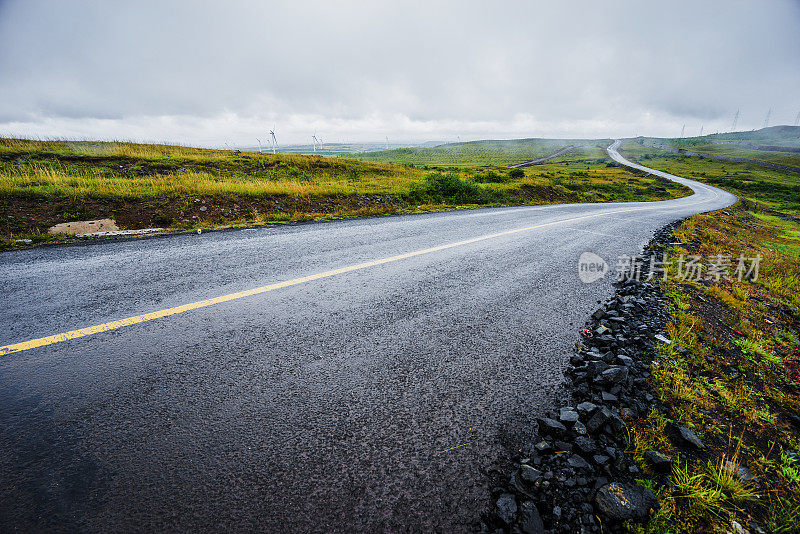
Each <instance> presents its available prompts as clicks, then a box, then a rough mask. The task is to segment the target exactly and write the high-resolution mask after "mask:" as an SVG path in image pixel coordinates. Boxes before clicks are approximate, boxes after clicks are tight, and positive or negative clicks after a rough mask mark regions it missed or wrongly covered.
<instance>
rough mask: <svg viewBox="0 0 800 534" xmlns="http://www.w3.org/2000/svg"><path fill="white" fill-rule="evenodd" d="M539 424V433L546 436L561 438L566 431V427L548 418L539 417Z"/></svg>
mask: <svg viewBox="0 0 800 534" xmlns="http://www.w3.org/2000/svg"><path fill="white" fill-rule="evenodd" d="M537 421H538V423H539V432H540V433H541V434H544V435H547V436H561V435H562V434H564V433H565V432H566V431H567V427H565V426H564V425H562V424H561V423H559V422H558V421H556V420H555V419H550V418H549V417H540V418H539V419H537Z"/></svg>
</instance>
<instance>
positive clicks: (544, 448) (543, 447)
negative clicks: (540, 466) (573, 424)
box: [533, 441, 553, 454]
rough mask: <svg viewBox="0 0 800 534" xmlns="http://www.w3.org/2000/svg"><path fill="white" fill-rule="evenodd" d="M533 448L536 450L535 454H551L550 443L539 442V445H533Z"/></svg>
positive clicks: (551, 447)
mask: <svg viewBox="0 0 800 534" xmlns="http://www.w3.org/2000/svg"><path fill="white" fill-rule="evenodd" d="M533 448H534V449H536V452H538V453H540V454H548V453H551V452H553V446H552V445H550V443H548V442H547V441H540V442H539V443H537V444H536V445H534V447H533Z"/></svg>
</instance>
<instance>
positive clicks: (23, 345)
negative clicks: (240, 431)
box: [0, 200, 706, 356]
mask: <svg viewBox="0 0 800 534" xmlns="http://www.w3.org/2000/svg"><path fill="white" fill-rule="evenodd" d="M702 202H706V201H705V200H704V201H702ZM698 203H699V202H698ZM691 205H692V204H688V205H686V206H682V207H687V206H691ZM648 209H659V208H658V207H653V206H646V207H640V208H625V209H619V210H611V211H604V212H600V213H592V214H590V215H583V216H580V217H572V218H570V219H562V220H558V221H551V222H548V223H542V224H537V225H535V226H526V227H524V228H515V229H514V230H506V231H504V232H498V233H496V234H488V235H482V236H479V237H473V238H472V239H465V240H464V241H458V242H456V243H448V244H446V245H439V246H436V247H431V248H426V249H423V250H417V251H414V252H408V253H406V254H399V255H397V256H391V257H388V258H382V259H379V260H374V261H368V262H365V263H359V264H357V265H350V266H348V267H342V268H340V269H334V270H332V271H325V272H322V273H317V274H312V275H310V276H303V277H301V278H294V279H292V280H286V281H284V282H278V283H275V284H270V285H267V286H261V287H256V288H253V289H248V290H246V291H240V292H238V293H231V294H228V295H222V296H219V297H214V298H211V299H207V300H200V301H197V302H192V303H190V304H183V305H181V306H175V307H173V308H167V309H164V310H159V311H154V312H151V313H145V314H142V315H135V316H133V317H128V318H126V319H120V320H117V321H110V322H107V323H103V324H99V325H95V326H89V327H86V328H80V329H78V330H70V331H69V332H63V333H61V334H55V335H52V336H47V337H40V338H38V339H31V340H29V341H22V342H20V343H13V344H11V345H6V346H4V347H0V356H5V355H7V354H11V353H14V352H21V351H24V350H30V349H35V348H37V347H44V346H46V345H52V344H54V343H60V342H62V341H68V340H70V339H76V338H79V337H84V336H90V335H92V334H99V333H100V332H108V331H109V330H116V329H118V328H122V327H124V326H131V325H134V324H138V323H144V322H146V321H152V320H153V319H160V318H162V317H168V316H170V315H176V314H178V313H184V312H187V311H190V310H196V309H199V308H206V307H208V306H213V305H215V304H221V303H223V302H229V301H231V300H236V299H241V298H244V297H250V296H253V295H259V294H261V293H267V292H268V291H275V290H276V289H282V288H284V287H290V286H296V285H298V284H304V283H306V282H312V281H314V280H320V279H322V278H328V277H330V276H336V275H338V274H344V273H349V272H352V271H358V270H361V269H367V268H369V267H375V266H377V265H383V264H385V263H391V262H395V261H400V260H405V259H408V258H413V257H415V256H421V255H423V254H430V253H432V252H439V251H442V250H447V249H451V248H455V247H461V246H464V245H469V244H472V243H478V242H480V241H486V240H487V239H495V238H497V237H503V236H508V235H512V234H517V233H520V232H527V231H530V230H536V229H537V228H544V227H546V226H552V225H555V224H562V223H568V222H574V221H580V220H583V219H589V218H592V217H601V216H604V215H612V214H614V213H620V212H626V211H641V210H648Z"/></svg>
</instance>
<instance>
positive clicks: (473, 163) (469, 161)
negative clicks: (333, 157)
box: [355, 139, 611, 167]
mask: <svg viewBox="0 0 800 534" xmlns="http://www.w3.org/2000/svg"><path fill="white" fill-rule="evenodd" d="M609 144H611V140H610V139H597V140H585V139H513V140H505V141H471V142H468V143H450V144H446V145H441V146H437V147H427V148H426V147H414V148H400V149H395V150H380V151H376V152H365V153H360V154H358V155H357V156H355V157H358V158H359V159H362V160H364V161H375V162H385V163H400V164H407V165H417V166H428V167H431V166H433V167H478V166H495V167H506V166H509V165H513V164H515V163H522V162H525V161H529V160H532V159H536V158H541V157H543V156H547V155H549V154H552V153H554V152H556V151H557V150H559V149H562V148H564V147H566V146H568V145H574V146H575V147H576V150H575V151H574V152H572V153H570V154H565V155H564V156H563V157H560V158H557V159H556V161H560V162H570V161H581V160H586V159H595V160H596V159H604V158H606V157H607V156H606V153H605V147H607V146H608V145H609ZM576 156H577V157H576ZM608 161H610V160H605V161H603V163H604V164H605V163H606V162H608Z"/></svg>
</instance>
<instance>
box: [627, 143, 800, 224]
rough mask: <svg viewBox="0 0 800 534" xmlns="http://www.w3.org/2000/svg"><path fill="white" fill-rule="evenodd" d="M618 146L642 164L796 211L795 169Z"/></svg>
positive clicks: (799, 201) (798, 186) (799, 190)
mask: <svg viewBox="0 0 800 534" xmlns="http://www.w3.org/2000/svg"><path fill="white" fill-rule="evenodd" d="M621 150H622V153H623V155H625V156H626V157H629V158H630V159H632V160H634V161H637V162H639V163H641V164H642V165H645V166H648V167H652V168H654V169H659V170H662V171H666V172H669V173H672V174H676V175H678V176H685V177H686V178H693V179H695V180H698V181H701V182H705V183H708V184H711V185H715V186H718V187H721V188H723V189H726V190H728V191H731V192H732V193H735V194H737V195H739V196H740V197H745V198H750V199H752V200H754V201H757V202H760V203H763V204H764V205H765V206H768V207H772V208H775V209H779V210H782V211H784V212H786V213H800V175H798V174H796V173H791V172H785V171H777V170H772V169H768V168H765V167H761V166H759V165H754V164H750V163H737V162H728V161H718V160H710V159H705V158H700V157H693V156H683V155H680V154H672V153H669V152H665V151H663V150H657V149H653V148H648V147H644V146H642V145H640V144H638V143H636V142H634V141H630V140H629V141H626V142H625V143H623V145H622V149H621Z"/></svg>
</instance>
